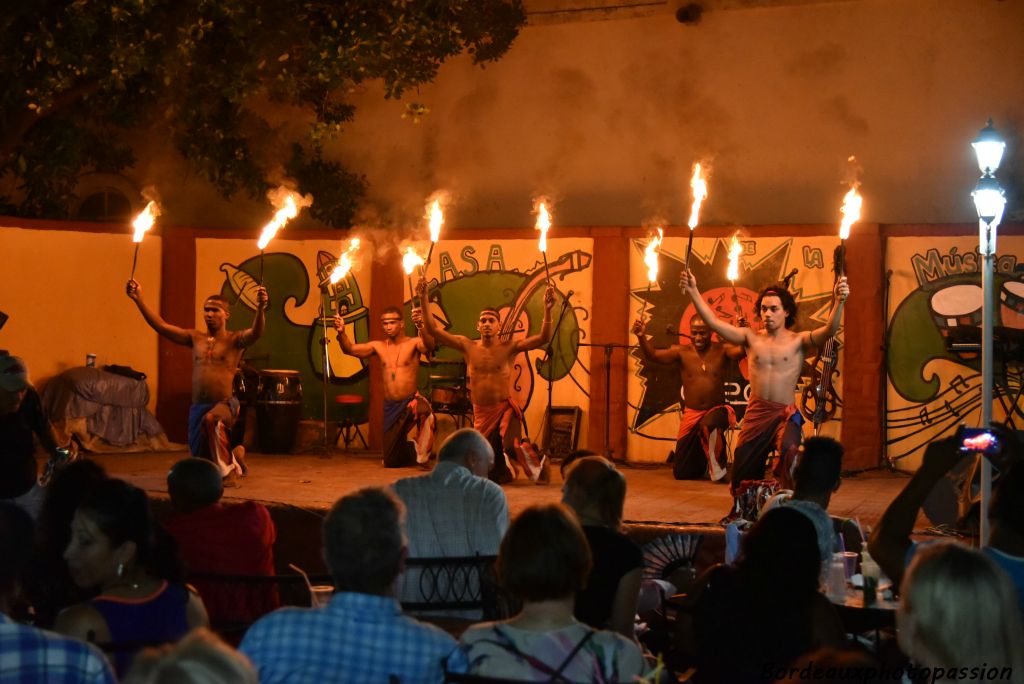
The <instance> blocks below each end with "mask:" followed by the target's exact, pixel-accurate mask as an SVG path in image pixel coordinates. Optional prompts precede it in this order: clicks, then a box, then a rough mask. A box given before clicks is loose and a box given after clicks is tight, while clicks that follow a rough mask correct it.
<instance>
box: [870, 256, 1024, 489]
mask: <svg viewBox="0 0 1024 684" xmlns="http://www.w3.org/2000/svg"><path fill="white" fill-rule="evenodd" d="M977 247H978V240H977V238H971V237H957V238H929V239H928V240H927V241H924V240H921V239H919V238H890V239H889V240H888V241H887V245H886V266H887V268H888V269H889V270H888V271H887V273H889V274H890V276H889V293H888V307H887V308H888V311H887V321H888V326H887V331H886V339H885V348H886V368H887V375H888V385H887V394H886V407H885V409H886V410H885V420H886V454H887V457H888V459H890V460H891V462H894V463H896V464H897V465H898V466H900V467H904V468H909V469H914V468H916V467H917V466H918V465H919V464H920V458H921V454H922V452H923V451H924V447H925V446H926V445H927V444H928V442H930V441H931V440H933V439H935V438H937V437H940V436H943V435H950V434H952V433H953V432H954V431H955V430H956V429H957V427H958V426H959V425H960V424H961V423H966V424H967V425H969V426H977V425H979V424H980V420H981V355H980V353H979V352H978V351H977V350H976V349H973V348H972V347H971V345H972V344H974V343H979V342H980V326H981V315H982V304H983V297H982V288H981V273H980V269H981V263H982V260H981V256H980V255H979V254H978V252H977ZM1022 254H1024V238H1022V237H1018V236H1013V237H1011V236H1001V237H1000V238H999V240H998V254H997V257H996V261H995V265H996V277H995V286H994V297H995V301H993V302H992V305H993V307H994V312H995V317H994V330H995V340H996V342H995V345H994V347H995V353H994V357H995V366H994V373H993V387H994V394H995V398H994V403H993V409H992V416H993V419H994V420H997V421H1003V420H1006V418H1007V416H1008V415H1012V418H1013V419H1014V420H1015V421H1016V423H1017V425H1018V427H1019V426H1020V425H1021V421H1022V418H1024V403H1022V401H1021V400H1020V392H1021V376H1022V365H1024V364H1022V355H1024V351H1022V349H1024V263H1022V260H1021V255H1022Z"/></svg>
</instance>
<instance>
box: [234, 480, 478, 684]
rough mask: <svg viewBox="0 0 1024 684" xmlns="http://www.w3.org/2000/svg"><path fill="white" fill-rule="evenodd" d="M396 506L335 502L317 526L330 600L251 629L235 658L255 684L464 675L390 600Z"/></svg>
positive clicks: (395, 570) (448, 651) (444, 641)
mask: <svg viewBox="0 0 1024 684" xmlns="http://www.w3.org/2000/svg"><path fill="white" fill-rule="evenodd" d="M403 515H404V508H403V506H402V503H401V501H399V500H398V498H397V497H396V496H395V495H394V494H392V493H391V492H390V491H387V490H384V489H378V488H366V489H361V490H359V491H357V492H354V493H352V494H349V495H346V496H343V497H342V498H340V499H339V500H338V501H337V502H336V503H335V504H334V506H333V507H332V508H331V510H330V512H328V514H327V518H326V519H325V520H324V526H323V544H324V549H323V551H324V560H325V561H326V563H327V567H328V570H330V573H331V576H332V577H333V579H334V583H335V587H336V589H337V593H335V595H334V597H333V598H332V599H331V601H330V603H328V604H327V605H326V606H324V607H322V608H312V609H309V608H281V609H279V610H276V611H274V612H273V613H271V614H270V615H266V616H264V617H263V618H261V619H260V620H258V621H257V622H256V624H254V625H253V626H252V627H251V628H250V629H249V631H248V632H247V633H246V635H245V638H244V639H243V640H242V645H241V651H242V652H243V653H244V654H245V655H247V656H248V657H249V658H250V659H251V660H252V662H253V664H254V665H255V666H256V670H257V672H258V673H259V677H260V682H261V683H262V684H274V683H275V682H288V683H289V684H300V683H303V682H308V683H309V684H321V683H322V682H327V681H337V680H338V678H339V676H340V675H341V674H342V673H343V674H344V679H345V681H346V682H349V683H350V684H361V683H366V684H381V683H383V682H402V684H416V683H417V682H438V683H439V682H441V681H442V678H443V662H444V661H445V659H447V658H449V656H452V655H453V654H454V657H453V658H452V659H451V667H452V668H453V669H455V670H457V671H461V670H463V669H465V664H464V661H463V660H462V658H461V653H460V652H459V651H458V649H457V648H456V643H455V640H454V639H453V638H452V637H451V636H449V635H448V634H446V633H445V632H443V631H442V630H440V629H438V628H437V627H434V626H433V625H427V624H423V623H420V622H417V621H416V620H414V619H412V618H410V617H407V616H404V615H402V610H401V607H400V606H399V604H398V602H397V601H396V600H395V599H394V590H395V581H396V580H397V578H398V576H399V573H401V571H402V559H403V558H404V557H405V540H404V531H403V527H404V525H403V522H402V517H403Z"/></svg>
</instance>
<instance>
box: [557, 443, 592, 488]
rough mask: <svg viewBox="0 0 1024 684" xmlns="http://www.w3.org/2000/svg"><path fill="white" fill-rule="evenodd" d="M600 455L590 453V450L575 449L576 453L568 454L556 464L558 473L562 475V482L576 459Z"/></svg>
mask: <svg viewBox="0 0 1024 684" xmlns="http://www.w3.org/2000/svg"><path fill="white" fill-rule="evenodd" d="M600 455H601V454H599V453H597V452H596V451H591V450H590V449H577V450H576V451H572V452H570V453H569V455H568V456H566V457H565V458H563V459H562V462H561V463H560V464H558V472H560V473H561V474H562V481H563V482H564V481H565V476H566V474H567V473H568V472H569V466H571V465H572V464H573V463H575V462H576V461H577V460H578V459H581V458H583V457H584V456H600Z"/></svg>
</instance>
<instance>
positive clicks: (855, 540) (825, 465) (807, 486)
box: [765, 437, 864, 554]
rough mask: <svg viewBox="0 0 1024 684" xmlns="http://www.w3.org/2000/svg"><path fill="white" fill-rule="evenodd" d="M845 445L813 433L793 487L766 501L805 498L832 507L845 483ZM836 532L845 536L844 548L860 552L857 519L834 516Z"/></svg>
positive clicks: (797, 467) (806, 445)
mask: <svg viewBox="0 0 1024 684" xmlns="http://www.w3.org/2000/svg"><path fill="white" fill-rule="evenodd" d="M842 470H843V445H842V444H840V443H839V442H837V441H836V440H834V439H832V438H831V437H810V438H808V439H807V440H805V441H804V444H803V447H802V448H801V455H800V461H799V462H798V463H797V466H796V472H795V473H794V475H793V478H794V486H793V489H792V490H788V489H784V490H781V491H780V492H778V493H777V494H776V495H775V496H774V497H772V499H771V500H769V501H768V503H767V504H765V509H766V510H767V509H768V508H770V507H771V506H773V505H776V504H778V503H782V502H784V501H786V500H792V501H805V502H808V503H810V504H814V505H816V506H818V507H820V508H821V509H822V510H824V511H828V506H829V503H830V502H831V501H832V494H833V493H835V492H836V491H837V490H838V489H839V485H840V484H842V478H841V477H840V475H841V473H842ZM831 522H832V528H833V532H834V533H835V534H836V535H840V536H841V537H842V540H843V550H844V551H853V552H855V553H858V554H859V553H860V551H861V548H862V547H863V545H864V535H863V533H862V532H861V529H860V526H859V525H858V524H857V522H856V521H855V520H851V519H849V518H840V517H837V516H831Z"/></svg>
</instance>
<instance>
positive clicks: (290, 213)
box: [256, 190, 311, 252]
mask: <svg viewBox="0 0 1024 684" xmlns="http://www.w3.org/2000/svg"><path fill="white" fill-rule="evenodd" d="M280 202H281V206H279V207H278V208H277V211H276V212H275V213H274V218H273V219H271V220H270V223H268V224H267V225H265V226H263V232H262V233H260V239H259V241H258V242H257V243H256V246H257V247H259V249H260V251H261V252H262V251H263V250H264V249H266V248H267V245H269V244H270V241H271V240H273V239H274V236H275V235H277V231H279V230H280V229H281V228H283V227H284V224H286V223H288V221H290V220H292V219H293V218H295V217H296V216H298V215H299V203H300V202H301V203H302V206H304V207H308V206H309V205H310V204H311V202H306V201H304V200H303V197H302V196H301V195H299V194H298V193H297V192H294V191H291V190H287V191H286V192H285V193H284V197H283V199H281V200H280ZM276 204H277V203H276V202H275V206H276Z"/></svg>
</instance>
